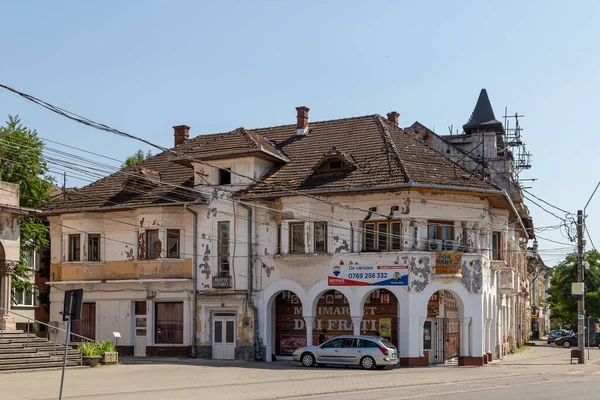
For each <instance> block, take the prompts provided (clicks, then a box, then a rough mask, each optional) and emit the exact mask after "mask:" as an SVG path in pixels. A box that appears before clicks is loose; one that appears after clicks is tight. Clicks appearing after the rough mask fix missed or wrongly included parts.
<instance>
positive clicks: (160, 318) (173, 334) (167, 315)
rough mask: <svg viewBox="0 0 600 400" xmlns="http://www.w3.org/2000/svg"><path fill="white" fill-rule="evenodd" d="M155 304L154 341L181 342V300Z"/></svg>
mask: <svg viewBox="0 0 600 400" xmlns="http://www.w3.org/2000/svg"><path fill="white" fill-rule="evenodd" d="M155 305H156V309H155V318H156V323H155V326H156V330H155V338H156V340H155V342H156V343H177V344H183V302H178V303H156V304H155Z"/></svg>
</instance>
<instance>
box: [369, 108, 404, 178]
mask: <svg viewBox="0 0 600 400" xmlns="http://www.w3.org/2000/svg"><path fill="white" fill-rule="evenodd" d="M374 120H375V122H376V123H377V125H378V127H379V129H380V131H381V136H382V138H383V143H384V144H385V147H386V152H388V154H389V149H388V148H391V150H392V154H393V156H394V159H395V160H396V165H397V166H398V168H399V169H400V171H402V175H403V176H404V179H405V180H406V182H410V181H411V179H410V177H409V176H408V173H407V172H406V169H405V168H404V165H402V160H401V159H400V153H399V152H398V149H397V148H396V144H395V143H394V140H393V139H392V137H391V136H390V133H389V132H388V130H387V127H386V125H387V123H390V124H391V122H389V121H388V120H387V119H385V118H383V117H382V116H381V115H379V114H375V115H374ZM384 121H386V122H384ZM394 126H396V125H394Z"/></svg>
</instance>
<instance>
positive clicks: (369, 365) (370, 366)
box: [360, 356, 377, 369]
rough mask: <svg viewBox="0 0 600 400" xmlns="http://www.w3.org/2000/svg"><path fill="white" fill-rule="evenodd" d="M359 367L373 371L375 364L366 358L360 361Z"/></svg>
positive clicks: (370, 358)
mask: <svg viewBox="0 0 600 400" xmlns="http://www.w3.org/2000/svg"><path fill="white" fill-rule="evenodd" d="M360 366H361V367H363V368H364V369H373V368H376V367H377V364H375V360H374V359H373V357H369V356H366V357H363V358H362V360H360Z"/></svg>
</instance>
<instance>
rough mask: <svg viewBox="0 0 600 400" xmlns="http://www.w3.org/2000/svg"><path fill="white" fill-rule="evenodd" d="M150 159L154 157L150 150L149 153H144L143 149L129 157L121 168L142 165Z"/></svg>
mask: <svg viewBox="0 0 600 400" xmlns="http://www.w3.org/2000/svg"><path fill="white" fill-rule="evenodd" d="M150 157H152V152H151V151H150V150H148V152H147V153H144V151H143V150H142V149H139V150H138V151H136V152H135V153H133V154H132V155H130V156H129V157H127V159H125V162H124V163H123V165H121V168H127V167H131V166H132V165H135V164H138V163H141V162H142V161H144V160H147V159H149V158H150Z"/></svg>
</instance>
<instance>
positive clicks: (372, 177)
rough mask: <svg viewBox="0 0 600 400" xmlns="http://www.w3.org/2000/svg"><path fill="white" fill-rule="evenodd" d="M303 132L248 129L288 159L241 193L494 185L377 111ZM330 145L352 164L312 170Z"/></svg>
mask: <svg viewBox="0 0 600 400" xmlns="http://www.w3.org/2000/svg"><path fill="white" fill-rule="evenodd" d="M309 129H310V131H309V133H308V134H307V135H305V136H296V135H295V132H296V127H295V125H284V126H278V127H273V128H261V129H253V130H252V132H257V133H258V134H260V135H261V136H263V137H265V138H267V139H270V140H271V141H272V142H275V143H276V147H277V148H278V149H279V150H281V151H282V152H283V153H285V154H286V155H287V157H288V158H289V159H290V162H289V163H287V164H283V165H279V166H276V167H274V168H272V170H271V171H270V172H269V173H268V174H267V175H266V176H265V177H264V181H265V183H258V184H256V185H254V186H252V187H250V188H249V189H248V190H246V191H244V192H242V193H240V195H242V196H266V195H285V194H290V192H289V191H288V192H286V190H282V189H281V188H282V187H283V188H285V189H288V190H295V191H296V190H297V191H315V190H318V191H330V192H343V191H344V190H347V189H358V188H369V189H377V188H382V189H383V188H389V187H390V186H395V185H403V184H407V183H409V182H413V183H416V184H423V185H439V186H453V187H460V188H474V189H475V188H477V189H485V190H490V189H496V188H495V187H494V186H492V185H490V184H489V183H487V182H485V181H483V180H482V179H481V177H479V176H477V175H472V174H471V172H469V171H466V170H465V169H463V168H462V167H460V166H459V165H455V164H454V163H453V162H452V161H451V160H450V159H448V158H447V157H445V156H444V155H443V154H441V153H439V152H438V151H437V150H435V149H433V148H432V147H430V146H429V145H428V144H427V143H424V142H423V141H421V140H418V139H416V138H415V137H413V136H412V135H408V134H406V133H405V132H404V131H403V130H402V129H401V128H399V127H398V126H396V125H394V124H392V123H391V122H389V121H388V120H387V119H384V118H382V117H381V116H379V115H369V116H364V117H356V118H347V119H340V120H332V121H323V122H313V123H309ZM333 146H335V148H336V149H337V150H338V151H340V152H343V153H345V154H346V155H349V156H350V157H352V159H353V160H354V161H355V162H356V165H357V168H355V169H353V170H346V171H335V172H328V173H324V174H318V173H314V171H313V167H314V166H315V165H317V164H318V163H319V161H320V160H321V159H322V157H323V153H324V152H326V151H328V150H330V149H331V147H333Z"/></svg>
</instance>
